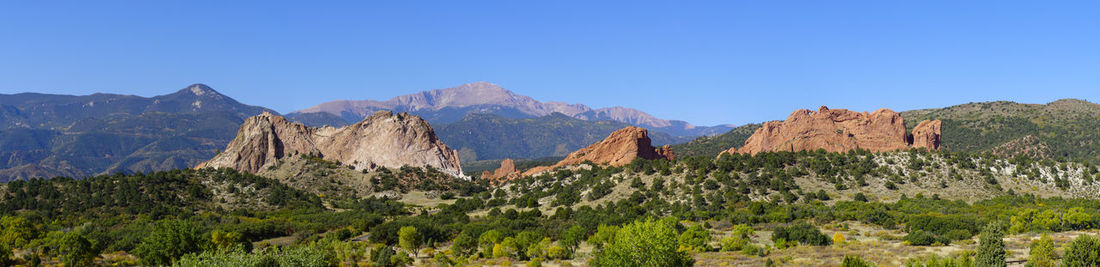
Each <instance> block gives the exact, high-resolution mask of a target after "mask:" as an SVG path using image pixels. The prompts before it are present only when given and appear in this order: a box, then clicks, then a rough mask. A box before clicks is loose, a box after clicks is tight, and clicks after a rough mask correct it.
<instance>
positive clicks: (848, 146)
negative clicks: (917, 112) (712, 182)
mask: <svg viewBox="0 0 1100 267" xmlns="http://www.w3.org/2000/svg"><path fill="white" fill-rule="evenodd" d="M941 125H942V124H941V122H940V121H939V120H934V121H922V122H921V123H920V124H918V125H917V127H916V128H915V129H914V131H913V135H912V136H910V135H908V133H907V132H906V129H905V119H903V118H902V117H901V115H899V114H898V113H897V112H894V111H893V110H889V109H879V110H876V111H874V112H871V113H867V112H862V113H860V112H855V111H850V110H846V109H829V108H828V107H825V106H821V108H819V109H818V110H817V111H810V110H805V109H800V110H797V111H795V112H794V113H791V115H790V116H789V117H787V120H785V121H772V122H766V123H764V125H763V126H761V127H760V129H757V130H756V132H755V133H753V135H752V136H751V137H749V139H748V140H746V141H745V145H744V146H742V147H741V148H731V149H729V150H727V151H726V152H727V153H731V154H732V153H744V154H756V153H760V152H765V151H803V150H818V149H824V150H825V151H829V152H846V151H850V150H855V149H866V150H869V151H872V152H883V151H894V150H903V149H908V148H910V147H915V148H928V149H933V150H935V149H939V144H940V128H941Z"/></svg>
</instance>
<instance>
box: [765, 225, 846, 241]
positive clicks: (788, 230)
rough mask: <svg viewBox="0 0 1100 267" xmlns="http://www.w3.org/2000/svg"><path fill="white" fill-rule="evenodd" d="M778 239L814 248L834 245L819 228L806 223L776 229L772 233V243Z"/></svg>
mask: <svg viewBox="0 0 1100 267" xmlns="http://www.w3.org/2000/svg"><path fill="white" fill-rule="evenodd" d="M778 239H783V240H786V241H788V242H798V243H802V244H806V245H814V246H828V245H830V244H832V240H829V237H827V236H825V235H824V234H822V233H821V230H820V229H818V228H817V226H813V225H810V224H808V223H804V222H803V223H798V224H793V225H790V226H786V227H784V226H780V227H776V228H775V231H774V232H772V241H775V240H778Z"/></svg>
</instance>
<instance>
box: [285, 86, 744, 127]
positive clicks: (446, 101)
mask: <svg viewBox="0 0 1100 267" xmlns="http://www.w3.org/2000/svg"><path fill="white" fill-rule="evenodd" d="M379 110H392V111H395V112H408V113H410V114H414V115H417V116H420V117H423V118H424V119H426V120H428V122H429V123H432V124H433V125H436V124H447V123H453V122H457V121H460V120H462V119H463V118H465V116H466V115H467V114H494V115H499V116H502V117H505V118H513V119H524V118H535V117H542V116H547V115H550V114H553V113H561V114H564V115H566V116H569V117H572V118H576V119H581V120H587V121H617V122H623V123H627V124H630V125H634V126H639V127H645V128H648V129H651V130H653V131H657V132H664V133H668V134H670V135H672V136H689V137H695V136H705V135H717V134H721V133H725V132H727V131H729V130H730V129H732V128H733V126H732V125H718V126H712V127H705V126H695V125H692V124H691V123H688V122H685V121H681V120H669V119H661V118H657V117H655V116H653V115H650V114H648V113H645V112H642V111H640V110H637V109H632V108H626V107H609V108H598V109H593V108H590V107H588V106H586V105H583V104H567V103H562V102H540V101H538V100H535V99H534V98H531V97H529V96H525V95H520V94H516V93H515V92H512V91H509V90H507V89H504V88H502V87H500V86H498V85H496V84H493V83H490V82H474V83H468V84H463V85H460V86H457V87H452V88H446V89H436V90H430V91H422V92H419V93H414V94H408V95H402V96H397V97H394V98H392V99H390V100H386V101H377V100H336V101H331V102H326V103H321V104H318V105H316V106H313V107H310V108H306V109H303V110H298V111H294V112H291V113H289V114H287V116H288V117H289V118H291V119H292V120H296V121H299V122H302V123H304V124H307V125H313V126H318V125H330V126H342V124H348V123H352V122H357V121H359V120H362V119H363V118H365V117H366V116H368V115H370V114H374V112H376V111H379ZM318 113H320V114H318ZM324 113H327V114H324ZM330 115H331V116H330Z"/></svg>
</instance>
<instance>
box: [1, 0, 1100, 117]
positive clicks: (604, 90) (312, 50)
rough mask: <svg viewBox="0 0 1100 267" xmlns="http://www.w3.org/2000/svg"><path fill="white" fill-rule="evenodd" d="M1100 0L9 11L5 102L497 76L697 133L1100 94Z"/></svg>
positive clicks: (325, 90)
mask: <svg viewBox="0 0 1100 267" xmlns="http://www.w3.org/2000/svg"><path fill="white" fill-rule="evenodd" d="M1098 3H1100V1H1079V2H1074V1H714V2H703V1H657V2H644V1H623V2H617V3H613V2H607V1H354V2H335V1H300V2H276V1H255V2H247V1H74V2H60V1H3V2H0V93H17V92H28V91H30V92H44V93H59V94H89V93H92V92H111V93H123V94H136V95H142V96H153V95H159V94H166V93H170V92H172V91H174V90H178V89H181V88H183V87H184V86H186V85H188V84H192V83H206V84H208V85H210V86H212V87H214V89H216V90H218V91H220V92H222V93H223V94H226V95H229V96H231V97H233V98H236V99H237V100H239V101H241V102H244V103H247V104H252V105H261V106H266V107H270V108H273V109H275V110H277V111H279V112H283V113H287V112H290V111H293V110H297V109H301V108H305V107H309V106H312V105H314V104H317V103H321V102H324V101H330V100H336V99H389V98H390V97H393V96H396V95H401V94H408V93H413V92H416V91H420V90H426V89H436V88H445V87H451V86H455V85H459V84H462V83H467V82H473V81H491V82H494V83H497V84H499V85H501V86H503V87H505V88H508V89H511V90H513V91H516V92H518V93H520V94H525V95H529V96H532V97H535V98H536V99H539V100H542V101H551V100H553V101H563V102H570V103H583V104H587V105H589V106H592V107H608V106H627V107H633V108H637V109H641V110H643V111H646V112H649V113H651V114H653V115H656V116H659V117H663V118H671V119H683V120H687V121H689V122H692V123H695V124H702V125H712V124H719V123H735V124H742V123H748V122H759V121H766V120H775V119H783V118H785V117H786V116H787V115H788V114H790V112H791V111H793V110H794V109H797V108H811V109H814V108H816V107H817V106H820V105H828V106H830V107H834V108H849V109H854V110H874V109H877V108H879V107H886V108H892V109H895V110H899V111H900V110H909V109H916V108H931V107H943V106H949V105H954V104H961V103H967V102H977V101H989V100H1013V101H1018V102H1025V103H1046V102H1050V101H1053V100H1056V99H1060V98H1081V99H1086V100H1089V101H1092V102H1097V101H1098V100H1100V4H1098Z"/></svg>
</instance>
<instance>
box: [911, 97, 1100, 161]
mask: <svg viewBox="0 0 1100 267" xmlns="http://www.w3.org/2000/svg"><path fill="white" fill-rule="evenodd" d="M901 115H902V117H904V118H905V119H906V121H907V122H908V123H910V124H913V123H915V122H918V121H920V120H924V119H939V120H943V137H942V138H941V139H942V145H943V149H945V150H949V151H966V152H985V151H996V152H998V153H1000V154H1005V155H1012V154H1015V153H1019V152H1029V151H1034V150H1038V152H1037V153H1034V152H1032V153H1029V154H1032V155H1040V156H1045V157H1052V158H1061V159H1069V160H1086V161H1090V162H1093V163H1100V132H1098V131H1096V129H1100V105H1097V104H1094V103H1090V102H1087V101H1084V100H1077V99H1063V100H1058V101H1054V102H1051V103H1048V104H1045V105H1038V104H1020V103H1015V102H1007V101H998V102H983V103H969V104H962V105H957V106H951V107H946V108H939V109H923V110H914V111H906V112H902V113H901ZM911 126H912V125H910V127H911Z"/></svg>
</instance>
